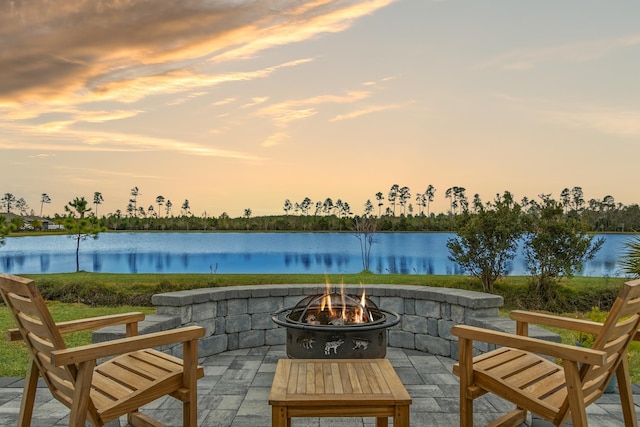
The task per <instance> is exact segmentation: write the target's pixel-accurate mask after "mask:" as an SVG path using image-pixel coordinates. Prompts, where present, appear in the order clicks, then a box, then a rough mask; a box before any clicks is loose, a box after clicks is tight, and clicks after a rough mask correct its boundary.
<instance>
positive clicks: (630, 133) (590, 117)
mask: <svg viewBox="0 0 640 427" xmlns="http://www.w3.org/2000/svg"><path fill="white" fill-rule="evenodd" d="M542 115H543V118H545V119H546V120H548V121H552V122H555V123H559V124H562V125H564V126H567V127H572V128H582V129H591V130H595V131H598V132H601V133H605V134H609V135H616V136H622V137H639V136H640V110H638V109H636V110H633V109H621V108H605V107H576V108H573V109H568V108H564V109H553V110H548V111H545V112H543V113H542Z"/></svg>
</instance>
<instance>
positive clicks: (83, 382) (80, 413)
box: [69, 361, 97, 427]
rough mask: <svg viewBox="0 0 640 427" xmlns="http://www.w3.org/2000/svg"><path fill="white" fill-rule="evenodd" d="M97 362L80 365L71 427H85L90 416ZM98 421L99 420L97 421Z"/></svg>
mask: <svg viewBox="0 0 640 427" xmlns="http://www.w3.org/2000/svg"><path fill="white" fill-rule="evenodd" d="M95 366H96V364H95V362H93V361H92V362H84V363H80V364H79V365H78V373H77V375H76V383H75V384H74V391H73V403H72V404H71V414H70V415H69V427H85V423H86V420H87V415H89V409H88V408H89V400H90V396H89V392H88V390H91V379H92V377H93V368H94V367H95ZM96 421H97V420H96Z"/></svg>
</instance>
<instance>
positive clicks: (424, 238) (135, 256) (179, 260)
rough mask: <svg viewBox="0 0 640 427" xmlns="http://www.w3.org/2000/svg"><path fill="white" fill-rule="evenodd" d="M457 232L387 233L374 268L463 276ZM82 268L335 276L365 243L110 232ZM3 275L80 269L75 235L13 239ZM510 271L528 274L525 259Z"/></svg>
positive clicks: (1, 265)
mask: <svg viewBox="0 0 640 427" xmlns="http://www.w3.org/2000/svg"><path fill="white" fill-rule="evenodd" d="M454 236H455V235H454V234H452V233H381V234H378V235H376V237H375V241H374V244H373V245H372V249H371V258H370V268H371V270H373V271H374V272H377V273H380V274H387V273H402V274H460V273H462V272H461V270H460V268H459V267H458V266H457V265H456V264H455V263H454V262H452V261H450V260H449V259H448V258H447V257H448V253H449V251H448V249H447V247H446V242H447V239H449V238H451V237H454ZM602 237H604V238H605V244H604V246H603V247H602V249H601V250H600V251H599V253H598V256H597V258H596V259H594V260H592V261H590V262H589V263H587V264H586V265H585V266H584V270H583V272H582V273H581V274H582V275H584V276H599V277H606V276H621V275H622V273H621V271H620V268H619V265H618V264H617V260H618V259H619V257H620V254H622V253H623V252H624V243H625V242H627V241H629V240H630V238H631V236H629V235H617V234H616V235H603V236H602ZM80 269H81V270H85V271H91V272H102V273H320V274H322V273H331V274H336V273H337V274H341V273H344V274H348V273H358V272H360V271H362V269H363V266H362V257H361V255H360V241H359V240H358V238H356V237H355V236H354V235H353V234H350V233H102V234H100V237H99V238H98V239H97V240H91V239H89V240H85V241H82V242H81V243H80ZM0 271H2V272H4V273H11V274H37V273H63V272H73V271H75V240H74V239H73V238H70V237H69V236H38V237H15V238H7V239H6V244H5V245H4V246H2V247H0ZM509 274H512V275H525V274H526V270H525V265H524V261H523V258H522V257H521V256H518V257H517V258H516V259H515V260H514V261H513V263H512V265H511V269H510V272H509Z"/></svg>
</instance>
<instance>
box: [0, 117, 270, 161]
mask: <svg viewBox="0 0 640 427" xmlns="http://www.w3.org/2000/svg"><path fill="white" fill-rule="evenodd" d="M70 123H72V122H66V121H60V122H49V123H46V124H43V125H40V126H32V125H12V126H5V127H4V131H5V133H8V134H9V135H8V136H7V137H2V135H0V150H28V151H52V152H71V151H74V152H79V151H94V152H95V151H103V152H143V151H150V150H151V151H170V152H176V153H181V154H188V155H197V156H211V157H225V158H234V159H238V160H246V161H259V160H260V158H259V157H257V156H255V155H252V154H248V153H244V152H241V151H233V150H222V149H218V148H216V147H213V146H210V145H205V144H199V143H194V142H190V141H184V140H179V139H173V138H161V137H154V136H147V135H137V134H132V133H123V132H106V131H96V130H86V129H82V130H79V129H74V128H72V127H71V126H70ZM7 131H10V132H7ZM11 134H14V135H18V137H12V136H11ZM43 136H46V138H43ZM25 138H30V140H29V142H28V143H25V141H24V139H25Z"/></svg>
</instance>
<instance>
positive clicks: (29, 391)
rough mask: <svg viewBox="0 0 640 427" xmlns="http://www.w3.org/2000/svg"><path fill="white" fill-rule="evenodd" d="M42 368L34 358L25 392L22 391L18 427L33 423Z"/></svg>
mask: <svg viewBox="0 0 640 427" xmlns="http://www.w3.org/2000/svg"><path fill="white" fill-rule="evenodd" d="M39 377H40V370H39V369H38V366H37V365H36V362H35V361H34V360H31V367H30V368H29V372H28V373H27V378H26V379H25V382H24V392H23V393H22V402H21V403H20V417H19V418H18V427H29V426H30V425H31V417H32V416H33V405H34V403H35V399H36V390H37V389H38V378H39Z"/></svg>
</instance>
